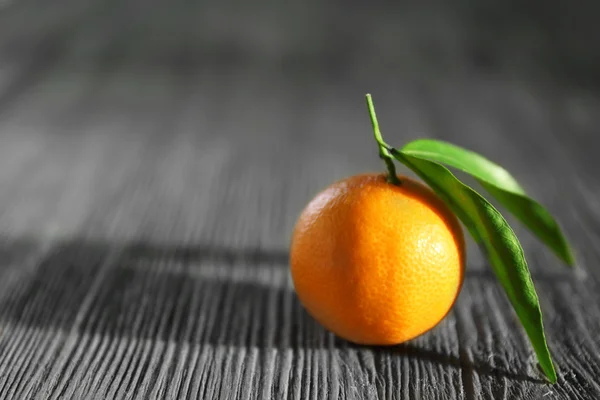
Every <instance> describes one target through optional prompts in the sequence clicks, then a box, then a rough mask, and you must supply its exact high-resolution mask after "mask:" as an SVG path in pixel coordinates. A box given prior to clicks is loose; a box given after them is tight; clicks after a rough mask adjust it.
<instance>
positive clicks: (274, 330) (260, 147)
mask: <svg viewBox="0 0 600 400" xmlns="http://www.w3.org/2000/svg"><path fill="white" fill-rule="evenodd" d="M38 3H39V2H38ZM78 4H79V3H78ZM80 4H81V6H78V7H80V8H76V9H73V10H72V11H71V12H69V14H68V15H67V14H64V15H63V14H60V13H58V14H53V15H54V16H47V17H44V18H47V19H44V18H42V19H40V21H41V22H40V25H39V26H38V27H37V28H35V29H34V28H31V27H26V26H23V27H21V26H20V25H22V24H19V23H16V22H15V21H12V22H10V23H9V24H3V23H0V32H8V33H11V38H12V39H14V40H15V43H17V42H18V43H22V44H29V47H31V48H33V47H32V46H33V44H34V43H38V42H40V43H42V44H45V47H44V48H45V50H44V51H42V52H40V53H38V56H35V54H33V53H31V51H27V48H29V47H27V46H25V48H26V49H25V50H19V51H17V50H15V49H16V47H14V46H11V43H10V40H9V39H0V55H1V56H3V57H4V58H3V61H2V62H3V63H6V64H3V65H8V67H7V68H6V69H0V74H5V76H8V78H6V79H4V78H3V77H2V78H1V79H0V91H2V93H0V238H1V240H0V398H6V399H10V398H40V399H57V398H84V397H91V396H96V397H99V398H115V399H116V398H119V399H120V398H140V399H147V398H152V399H153V398H240V399H254V398H289V399H297V398H309V399H324V398H333V399H342V398H344V399H346V398H348V399H353V398H356V399H360V398H379V399H400V398H402V399H404V398H425V399H430V398H431V399H436V398H439V399H478V398H494V399H496V398H500V399H501V398H507V399H513V398H517V399H518V398H522V399H539V398H544V399H546V398H550V399H562V398H565V399H592V398H598V397H600V386H599V385H598V384H597V383H596V382H595V378H596V377H597V376H598V374H599V373H600V370H599V368H598V365H599V361H600V360H599V357H600V356H599V354H600V352H599V350H600V349H599V346H600V343H599V341H598V339H597V338H596V337H595V335H594V332H597V331H598V328H600V326H599V323H598V320H599V317H600V306H599V304H600V303H599V301H598V300H600V299H599V298H598V294H597V292H598V288H599V286H598V285H599V282H600V280H599V277H600V275H598V272H597V268H596V264H597V261H598V251H597V250H596V246H595V239H596V236H597V235H598V224H599V223H600V213H599V212H598V207H597V205H596V202H595V199H596V197H597V196H596V195H597V193H596V189H595V188H596V186H597V185H595V181H596V177H595V176H594V174H593V173H592V172H591V171H592V169H593V167H594V166H595V163H596V160H595V158H594V157H595V152H594V149H595V148H596V147H597V146H596V145H597V144H598V142H599V140H598V138H597V135H595V136H594V135H591V134H592V133H593V132H594V131H595V129H597V127H598V122H599V121H597V118H596V117H594V115H596V114H597V113H596V114H595V111H596V109H597V105H598V103H597V99H596V95H595V94H591V95H590V94H584V93H583V92H582V91H580V90H579V89H576V88H573V87H569V86H568V85H567V84H565V82H560V81H552V82H540V81H538V82H536V81H535V80H529V81H527V82H524V81H522V80H519V79H516V78H514V77H511V76H510V75H509V74H505V75H500V76H490V75H486V74H484V73H481V72H477V73H472V72H471V70H470V67H469V65H468V61H466V60H464V59H462V58H460V57H458V59H455V58H453V57H455V56H448V57H449V58H447V59H446V58H444V59H443V60H441V61H440V63H439V65H438V64H436V65H438V67H439V68H441V69H442V70H443V69H444V68H445V67H448V66H451V65H455V66H456V65H458V67H457V68H458V69H459V70H460V71H459V72H457V73H455V74H452V73H447V72H445V73H442V74H439V75H438V72H440V71H438V69H436V68H433V66H432V64H431V60H429V59H427V57H426V56H425V57H424V56H423V55H422V54H421V53H419V50H418V49H417V50H415V49H413V48H412V47H411V46H412V44H411V43H414V41H415V40H416V42H419V41H418V40H417V39H418V38H423V37H424V36H423V35H425V34H424V33H423V32H421V31H420V30H418V27H417V26H416V25H418V24H416V22H415V21H418V20H419V19H418V18H425V20H426V21H429V22H431V21H437V22H440V21H444V20H445V21H446V22H447V24H446V25H440V26H441V28H440V29H441V31H440V32H438V33H437V36H438V37H442V36H443V37H444V40H442V42H443V43H445V44H448V45H450V44H451V43H454V42H452V41H453V40H454V39H453V38H456V37H457V36H456V35H458V34H457V30H458V29H459V28H458V27H459V26H461V25H460V24H459V23H458V22H460V21H457V20H456V19H453V18H454V17H451V16H449V15H445V14H444V13H446V11H441V14H440V15H441V16H436V15H433V14H427V12H426V11H424V10H420V11H419V10H418V9H417V10H416V11H413V12H412V13H409V14H408V15H404V16H403V17H402V18H403V21H404V22H406V24H398V23H397V21H395V20H394V18H393V15H392V13H389V15H388V14H386V15H385V16H384V15H382V10H379V9H377V8H374V9H373V10H372V11H371V12H369V13H367V14H364V13H362V11H361V10H359V9H358V8H357V7H355V6H352V5H349V6H348V9H349V10H348V12H347V13H345V14H343V15H341V16H340V15H338V14H339V13H337V11H336V10H335V9H334V8H328V7H325V6H322V8H318V7H317V8H314V9H308V8H307V9H305V10H304V11H301V10H298V12H299V15H303V17H304V18H305V19H307V20H311V21H312V22H314V26H315V29H314V30H312V31H311V30H306V29H301V30H298V29H291V28H290V29H284V28H285V27H286V26H288V25H286V24H288V23H289V24H290V25H289V26H294V27H296V25H293V24H294V22H293V21H292V20H291V17H289V16H284V15H281V18H278V19H273V21H275V20H276V22H269V21H268V18H265V17H263V16H262V15H259V14H258V13H255V14H253V13H252V12H250V11H248V13H249V14H245V13H243V12H241V11H240V12H239V15H238V14H235V15H234V14H228V13H227V12H226V10H224V9H223V6H221V5H218V4H217V5H213V6H211V10H212V12H213V13H212V14H210V15H213V16H215V17H214V20H211V21H205V22H207V23H206V24H205V25H203V24H197V21H196V20H195V18H193V13H192V12H191V11H190V9H187V8H185V7H187V6H185V7H184V5H183V2H175V5H174V6H171V4H169V5H167V4H166V3H160V4H159V5H158V6H157V7H156V8H155V9H150V8H144V9H140V8H139V5H140V4H138V2H136V1H128V2H125V3H120V4H118V5H111V4H109V3H106V4H99V3H97V2H86V3H80ZM33 5H35V4H33V3H32V4H31V7H33ZM38 5H39V4H38ZM23 7H24V8H19V9H15V10H13V11H11V12H12V13H14V14H12V15H13V16H14V17H15V18H17V17H18V16H20V17H19V18H23V17H22V15H29V14H28V13H31V12H32V11H27V10H28V8H27V7H29V6H23ZM171 7H173V10H174V11H171V10H172V8H171ZM32 9H33V8H31V9H30V10H32ZM24 10H25V11H24ZM135 10H140V12H139V13H137V14H135V16H134V17H132V18H129V17H131V14H130V13H131V12H132V11H135ZM444 10H445V9H444ZM302 12H304V14H302ZM167 13H172V17H173V18H172V19H171V20H168V21H166V22H164V21H163V19H162V17H163V14H167ZM421 14H423V15H421ZM6 15H9V14H4V16H3V18H5V19H4V20H3V21H8V20H9V19H7V17H6ZM228 15H229V17H230V18H232V19H235V21H237V22H236V23H237V25H236V29H237V31H235V32H237V33H236V34H235V35H234V34H231V33H230V30H229V29H227V30H223V29H222V24H221V25H219V24H220V23H221V22H222V21H224V19H223V18H225V20H226V19H227V16H228ZM243 15H249V16H250V17H248V18H247V19H244V18H241V16H243ZM217 16H218V17H217ZM296 16H297V15H296ZM234 17H235V18H234ZM40 18H41V17H40ZM53 18H54V19H53ZM61 18H64V21H61ZM202 18H205V17H202ZM206 18H208V17H206ZM363 18H364V19H363ZM444 18H446V19H444ZM265 19H266V21H265ZM411 19H414V21H412V22H415V23H412V24H411ZM256 21H262V22H263V23H264V24H263V25H261V26H263V28H264V32H267V33H273V32H282V34H281V35H280V36H273V35H271V34H265V33H264V32H262V33H261V31H258V30H256V28H255V25H256V24H254V22H256ZM335 21H338V25H337V26H338V31H337V33H336V34H335V35H333V36H331V38H330V39H328V40H321V39H322V36H323V34H324V32H329V27H330V26H332V22H335ZM420 21H423V20H422V19H421V20H420ZM359 22H364V27H365V30H366V32H371V34H370V35H366V34H363V33H361V34H360V35H359V34H358V33H357V31H356V29H355V26H356V24H357V23H359ZM234 25H235V24H234ZM430 25H431V24H430ZM107 26H111V29H107ZM396 26H399V27H400V28H395V27H396ZM296 28H297V27H296ZM36 29H37V30H36ZM396 29H399V30H400V31H402V32H404V33H407V36H403V37H410V38H412V39H413V41H411V40H408V39H406V41H398V40H396V39H394V40H391V39H390V38H391V37H396V38H397V35H396V36H393V35H390V34H391V33H393V32H396V34H397V33H398V31H397V30H396ZM40 32H43V33H48V35H47V36H46V37H45V39H42V38H41V36H40ZM69 32H70V33H72V35H71V34H68V33H69ZM203 34H204V35H209V36H210V35H214V36H212V37H213V39H214V43H217V45H215V46H212V47H211V46H210V45H209V43H207V42H204V41H203V40H202V35H203ZM152 35H156V36H155V37H154V39H156V40H147V39H148V37H150V36H152ZM229 35H233V38H232V37H230V36H229ZM425 36H427V35H425ZM459 36H460V35H459ZM6 37H7V36H3V38H6ZM15 38H17V39H18V40H17V39H15ZM459 43H460V44H459V45H458V47H459V50H460V48H461V46H463V47H464V46H467V44H465V43H462V42H459ZM417 47H418V46H417ZM394 48H397V49H399V50H397V51H392V50H393V49H394ZM286 49H287V50H286ZM289 49H292V50H294V49H295V51H291V50H289ZM463 50H464V49H463ZM458 53H460V54H462V53H461V52H460V51H458ZM465 53H466V50H465ZM39 54H41V55H43V56H44V57H43V58H44V60H38V59H37V58H36V57H39ZM47 56H50V57H47ZM32 57H33V58H32ZM407 59H410V60H413V64H410V65H406V60H407ZM4 60H8V61H4ZM340 60H343V62H342V61H340ZM38 61H43V62H38ZM530 61H531V60H525V63H527V62H530ZM427 65H429V66H430V67H431V68H425V67H427ZM440 65H441V66H442V67H440ZM399 66H404V68H400V69H399V68H398V67H399ZM444 66H445V67H444ZM450 69H451V68H450ZM19 76H20V78H19ZM6 82H9V84H7V83H6ZM367 91H370V92H372V93H373V94H374V96H375V101H376V104H377V109H378V114H379V116H380V120H381V122H382V128H383V130H384V134H385V136H386V138H387V139H388V141H390V142H391V143H398V144H400V143H402V142H404V141H407V140H410V139H412V138H416V137H420V136H428V137H438V138H442V139H446V140H450V141H453V142H455V143H458V144H461V145H464V146H467V147H470V148H473V149H474V150H477V151H480V152H482V153H483V154H486V155H489V156H490V157H493V158H494V159H495V160H497V161H499V162H500V163H502V164H503V165H506V166H507V167H508V168H509V169H510V170H511V171H513V172H514V173H515V175H516V176H517V177H518V178H519V179H520V180H521V181H522V182H523V183H524V185H525V187H526V189H527V190H528V191H530V193H532V195H534V197H536V198H539V199H540V200H541V201H542V202H543V203H544V204H547V205H548V207H549V208H550V209H551V210H552V211H553V212H554V213H555V214H556V215H557V216H558V218H559V221H560V222H561V223H563V224H564V226H565V228H566V230H567V232H568V233H569V234H570V236H571V237H572V239H573V242H574V243H575V246H576V250H577V253H578V254H580V255H581V257H582V258H581V267H580V270H579V271H577V272H575V273H572V272H570V271H568V270H564V269H562V266H561V265H560V263H559V262H557V261H556V260H555V259H554V258H553V257H552V256H551V255H550V254H549V252H547V251H546V250H544V249H543V248H542V247H541V245H540V244H539V243H537V242H536V241H535V240H534V239H533V238H532V237H531V235H529V234H528V233H527V232H526V231H525V230H524V228H523V227H521V226H519V225H515V230H516V231H517V233H518V235H519V236H520V237H522V238H523V245H524V247H525V250H526V253H527V257H528V259H529V261H530V265H531V269H532V271H533V276H534V282H535V284H536V287H537V288H538V292H539V295H540V300H541V303H542V309H543V312H544V322H545V324H546V327H547V330H548V333H547V335H548V340H549V343H550V347H551V350H552V352H553V355H554V357H555V360H556V363H557V367H558V369H559V383H558V384H557V385H555V386H549V385H546V384H545V383H544V382H543V381H541V379H540V378H541V375H540V373H539V371H538V370H537V368H536V365H535V357H534V355H533V353H532V350H531V348H530V346H529V344H528V341H527V338H526V336H525V335H524V333H523V331H522V329H521V328H520V327H519V325H518V323H517V320H516V318H515V315H514V313H513V312H512V310H511V309H510V306H509V305H508V303H507V301H506V298H505V296H504V294H503V293H502V291H501V289H500V288H499V286H498V284H497V283H496V280H495V279H494V276H493V275H492V274H491V272H490V270H489V268H488V267H487V265H486V264H485V261H484V260H483V258H482V256H481V254H480V253H479V251H478V250H477V249H476V248H475V247H474V246H472V242H471V246H470V248H469V255H468V259H469V263H468V273H467V276H466V280H465V285H464V288H463V291H462V293H461V296H460V298H459V300H458V302H457V304H456V305H455V307H454V309H453V312H452V313H451V314H450V315H449V316H448V317H447V318H446V319H445V320H444V321H443V322H442V323H441V324H440V325H439V326H438V327H436V329H434V330H432V331H431V332H429V333H427V334H426V335H423V336H422V337H420V338H417V339H415V340H414V341H411V342H410V343H406V344H404V345H401V346H396V347H393V348H379V347H363V346H354V345H350V344H349V343H346V342H344V341H342V340H340V339H338V338H336V337H334V336H333V335H332V334H331V333H329V332H327V331H325V330H324V329H323V328H322V327H320V326H319V325H318V324H317V323H316V322H315V321H314V320H313V319H312V318H310V317H309V316H308V314H307V313H306V312H305V311H304V310H303V309H302V307H301V305H300V303H299V302H298V300H297V298H296V296H295V294H294V292H293V287H292V284H291V282H290V278H289V273H288V269H287V268H288V264H287V250H288V241H289V235H290V233H291V230H292V229H293V225H294V222H295V218H296V216H297V215H298V213H299V212H300V210H301V208H302V207H303V205H304V204H305V203H306V202H307V201H308V200H309V199H310V198H311V197H312V196H313V195H314V194H315V193H316V192H317V191H318V190H320V189H322V188H323V187H325V186H326V185H328V184H329V183H330V182H332V181H333V180H335V179H339V178H341V177H343V176H346V175H350V174H354V173H358V172H362V171H365V170H380V169H381V168H382V166H381V164H380V160H378V158H377V155H376V149H375V146H374V145H373V141H372V139H371V136H370V135H371V134H370V126H369V121H368V119H367V114H366V111H365V109H364V103H363V98H362V96H363V95H364V93H365V92H367ZM567 133H568V134H567ZM532 149H533V150H532Z"/></svg>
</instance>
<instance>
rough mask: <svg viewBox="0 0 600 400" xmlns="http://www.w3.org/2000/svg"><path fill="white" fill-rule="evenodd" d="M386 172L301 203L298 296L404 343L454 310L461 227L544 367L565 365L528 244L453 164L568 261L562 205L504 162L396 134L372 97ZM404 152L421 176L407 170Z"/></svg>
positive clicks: (331, 325)
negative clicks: (384, 125)
mask: <svg viewBox="0 0 600 400" xmlns="http://www.w3.org/2000/svg"><path fill="white" fill-rule="evenodd" d="M366 101H367V108H368V111H369V115H370V119H371V123H372V126H373V133H374V137H375V141H376V144H377V148H378V151H379V157H380V158H381V159H382V160H383V162H384V164H385V172H382V173H365V174H362V175H356V176H351V177H347V178H344V179H342V180H340V181H338V182H334V183H332V184H331V185H329V186H328V187H327V188H324V189H323V190H322V191H321V192H320V193H318V194H317V195H316V196H315V197H314V198H313V199H312V200H311V201H310V202H309V203H308V204H307V205H306V207H305V208H304V210H302V212H301V214H300V216H299V217H298V220H297V222H296V225H295V228H294V232H293V234H292V238H291V245H290V270H291V275H292V280H293V283H294V288H295V291H296V294H297V296H298V298H299V300H300V302H301V303H302V304H303V306H304V307H305V309H306V310H307V312H308V313H309V314H310V315H312V316H313V317H314V318H315V319H316V320H317V321H318V322H319V323H320V324H321V325H323V326H324V327H325V328H326V329H328V330H330V331H331V332H333V333H334V334H336V335H338V336H340V337H342V338H344V339H346V340H348V341H351V342H354V343H358V344H363V345H396V344H399V343H402V342H405V341H408V340H411V339H414V338H415V337H418V336H419V335H422V334H424V333H426V332H428V331H430V330H431V329H433V328H434V327H435V326H436V325H437V324H439V323H440V322H441V321H442V320H443V319H444V318H445V316H446V315H447V314H448V313H449V312H450V310H451V309H452V306H453V305H454V303H455V301H456V299H457V297H458V295H459V293H460V290H461V288H462V283H463V279H464V271H465V265H466V260H465V257H466V251H465V248H464V247H465V241H464V236H463V229H462V226H461V223H462V225H463V226H464V227H465V228H466V230H467V231H468V232H469V234H470V235H471V236H472V237H473V239H474V240H475V242H476V243H477V245H478V246H479V247H480V248H481V250H482V251H483V253H484V254H485V255H486V257H487V260H488V262H489V266H490V267H491V268H492V270H493V271H494V274H495V276H496V278H497V279H498V281H499V283H500V285H501V286H502V288H503V289H504V291H505V293H506V296H507V297H508V300H509V301H510V304H511V305H512V307H513V309H514V311H515V313H516V316H517V318H518V319H519V321H520V322H521V325H522V327H523V329H524V331H525V333H526V334H527V336H528V338H529V341H530V343H531V346H532V348H533V350H534V351H535V354H536V355H537V359H538V362H539V365H540V367H541V370H542V371H543V373H544V374H545V376H546V377H547V379H548V380H549V381H550V382H551V383H555V382H556V381H557V374H556V369H555V366H554V363H553V361H552V357H551V354H550V350H549V347H548V344H547V341H546V336H545V333H544V326H543V321H542V311H541V309H540V304H539V300H538V296H537V293H536V290H535V287H534V284H533V281H532V278H531V274H530V272H529V268H528V266H527V261H526V259H525V255H524V251H523V248H522V247H521V244H520V242H519V240H518V238H517V237H516V235H515V234H514V232H513V230H512V228H511V227H510V226H509V224H508V223H507V221H506V220H505V219H504V217H503V216H502V214H501V213H500V212H499V211H498V210H497V209H496V208H495V207H494V206H493V205H492V204H490V202H489V201H487V200H486V199H485V197H484V196H482V195H481V194H480V193H479V192H477V191H475V189H473V188H471V187H470V186H468V185H466V184H465V183H463V182H461V181H460V180H459V179H458V178H457V177H456V176H455V175H454V174H453V173H452V172H451V171H450V169H449V168H452V169H455V170H459V171H462V172H465V173H467V174H469V175H471V176H472V177H473V178H475V180H476V181H477V182H478V184H479V185H480V186H481V187H482V188H483V190H484V191H485V192H486V193H487V194H488V195H489V196H491V197H492V198H494V199H495V200H496V201H497V202H498V203H499V204H500V205H501V206H502V207H503V208H504V209H506V211H508V212H510V213H511V214H512V215H514V216H515V218H516V219H517V220H518V221H519V222H520V223H522V224H523V225H524V226H525V227H526V228H527V229H528V230H529V231H531V232H532V233H533V234H534V235H535V236H536V237H537V238H538V239H539V240H540V241H541V242H542V243H544V244H545V245H546V246H547V247H548V248H549V249H550V250H551V251H552V252H554V254H555V255H556V256H557V257H558V258H560V259H561V260H562V261H563V262H564V263H565V264H566V265H569V266H573V265H575V258H574V256H573V252H572V251H571V247H570V245H569V243H568V241H567V240H566V238H565V235H564V234H563V232H562V231H561V228H560V226H559V224H558V223H557V222H556V221H555V219H554V218H553V217H552V215H551V214H550V213H549V212H548V210H546V209H545V208H544V207H543V206H542V205H541V204H540V203H538V202H536V201H535V200H533V199H532V198H531V197H529V196H528V195H527V194H526V192H525V190H524V189H523V188H522V187H521V186H520V185H519V183H518V182H517V180H516V179H515V178H514V177H513V176H512V175H511V174H510V173H509V172H508V171H507V170H505V169H504V168H502V167H501V166H499V165H498V164H496V163H494V162H492V161H490V160H488V159H487V158H485V157H483V156H482V155H480V154H477V153H475V152H473V151H470V150H467V149H465V148H462V147H459V146H456V145H454V144H451V143H448V142H444V141H439V140H432V139H418V140H414V141H411V142H409V143H406V144H404V145H403V146H402V147H399V148H396V147H393V146H390V145H389V144H387V143H386V142H385V141H384V139H383V136H382V134H381V131H380V129H379V124H378V121H377V117H376V114H375V108H374V105H373V100H372V98H371V95H369V94H367V95H366ZM396 162H399V163H400V164H402V165H404V166H405V167H407V168H408V169H409V170H411V171H412V172H413V173H414V174H416V176H418V177H419V178H420V179H421V181H422V182H420V181H417V180H415V179H412V178H409V177H407V176H402V175H398V174H397V172H396V164H395V163H396Z"/></svg>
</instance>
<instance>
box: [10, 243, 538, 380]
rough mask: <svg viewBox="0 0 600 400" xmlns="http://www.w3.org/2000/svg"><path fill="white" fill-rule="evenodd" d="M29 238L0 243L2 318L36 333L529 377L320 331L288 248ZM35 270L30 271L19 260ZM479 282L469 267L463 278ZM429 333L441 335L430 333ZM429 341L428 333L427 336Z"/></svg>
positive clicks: (430, 351) (431, 352) (444, 355)
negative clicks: (326, 354) (369, 357)
mask: <svg viewBox="0 0 600 400" xmlns="http://www.w3.org/2000/svg"><path fill="white" fill-rule="evenodd" d="M38 251H39V248H38V246H37V245H36V244H35V242H33V241H32V242H28V241H19V242H14V241H12V242H4V243H3V242H0V278H1V279H4V278H3V277H5V276H8V275H11V276H13V277H14V276H18V280H17V282H16V283H15V284H14V285H11V287H10V288H9V289H8V290H7V291H6V292H5V293H2V294H0V318H1V319H3V320H5V321H7V320H8V321H10V322H12V323H16V324H20V325H27V326H34V327H37V328H41V329H48V328H53V329H63V330H67V331H68V330H71V331H74V332H76V333H77V332H79V333H84V334H101V335H110V336H114V337H123V338H143V339H161V340H164V341H172V342H175V343H190V344H198V345H202V344H210V345H213V346H221V345H222V346H237V347H257V348H259V349H270V348H280V349H289V348H292V349H306V348H315V349H318V348H354V349H355V350H357V351H362V350H364V351H369V352H374V354H375V355H376V356H387V355H389V354H390V353H393V354H398V355H400V356H405V357H409V358H415V359H419V360H422V361H426V362H431V363H433V364H438V365H441V366H443V367H452V368H461V369H465V370H473V371H476V372H477V373H478V374H481V375H488V376H496V377H504V378H508V379H512V380H519V381H532V382H537V381H536V380H535V379H534V378H532V377H529V376H527V375H526V374H519V373H514V372H509V371H506V370H503V369H501V368H497V367H492V366H491V365H490V363H489V360H484V359H481V360H474V361H470V360H464V359H461V358H460V357H459V356H458V355H455V354H447V353H445V352H444V351H443V350H441V351H440V350H436V349H427V348H422V347H419V346H417V345H416V344H414V343H407V344H403V345H400V346H396V347H383V348H379V347H363V346H355V345H352V344H349V343H348V342H345V341H343V340H341V339H339V338H337V337H335V336H334V335H332V334H330V333H328V332H326V331H325V330H324V329H323V328H321V327H320V326H319V325H318V324H317V323H316V322H315V321H314V320H313V319H312V318H311V317H310V316H308V314H307V313H306V312H305V311H304V309H303V308H302V306H301V305H300V303H299V302H298V300H297V298H296V296H295V294H294V292H293V289H292V287H291V285H290V284H289V281H287V266H288V261H287V260H288V255H287V252H286V251H283V250H281V251H264V250H260V249H245V250H244V249H232V248H218V247H208V246H207V247H203V246H196V247H180V246H162V245H151V244H143V243H129V244H125V245H123V244H111V243H108V242H93V241H70V242H65V243H60V244H57V245H55V246H53V247H52V248H51V249H50V250H49V251H47V252H45V253H43V254H41V255H40V257H39V258H38V260H37V261H36V260H35V257H32V254H33V255H35V254H36V252H38ZM28 258H29V259H32V258H33V259H34V261H33V264H37V267H35V265H34V267H31V266H30V267H28V266H27V265H26V264H27V261H26V259H28ZM479 275H482V276H483V279H487V278H488V277H489V276H488V274H483V273H480V272H475V273H474V274H472V275H468V276H467V279H481V278H482V277H481V276H479ZM431 334H432V335H441V334H442V333H440V332H435V331H434V332H432V333H431ZM432 338H433V336H432Z"/></svg>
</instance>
